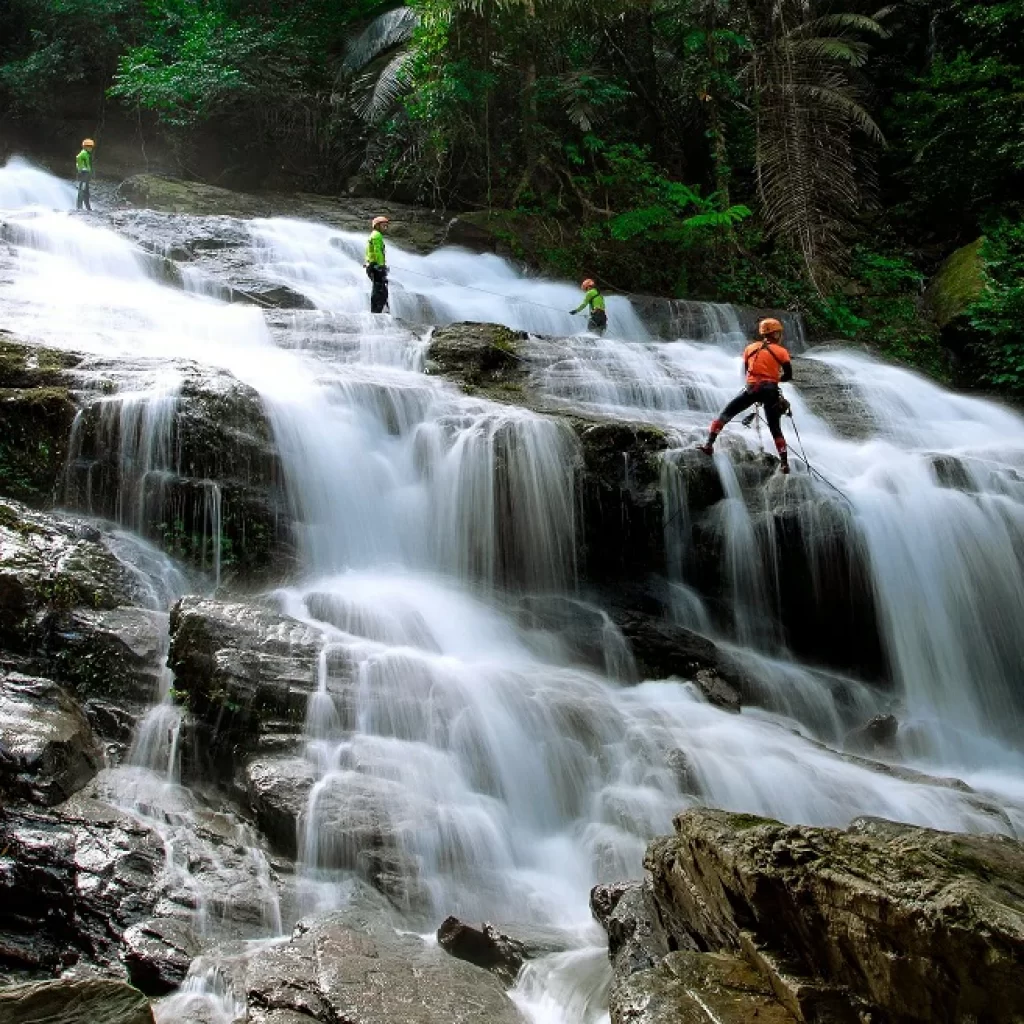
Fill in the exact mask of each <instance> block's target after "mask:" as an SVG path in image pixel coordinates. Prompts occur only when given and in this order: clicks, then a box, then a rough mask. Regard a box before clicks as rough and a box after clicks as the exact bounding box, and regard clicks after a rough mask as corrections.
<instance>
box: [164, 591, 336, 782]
mask: <svg viewBox="0 0 1024 1024" xmlns="http://www.w3.org/2000/svg"><path fill="white" fill-rule="evenodd" d="M322 645H323V641H322V638H321V636H320V634H319V633H318V632H317V631H316V630H313V629H311V628H310V627H308V626H306V625H304V624H303V623H301V622H299V621H297V620H296V619H292V618H289V617H288V616H286V615H279V614H277V613H276V612H274V611H271V610H270V609H268V608H265V607H261V606H260V605H257V604H247V603H230V602H225V601H215V600H211V599H207V598H201V597H195V596H190V597H185V598H182V600H181V601H179V602H178V604H177V605H176V606H175V607H174V609H173V610H172V612H171V649H170V655H169V659H168V663H169V664H170V666H171V668H172V669H174V673H175V680H176V686H177V687H178V688H179V689H181V690H182V691H184V692H185V693H186V694H187V700H188V703H189V706H190V707H191V708H192V710H193V711H194V713H195V714H196V716H197V717H198V718H199V720H200V722H201V723H202V724H203V725H204V726H205V728H206V730H207V733H206V734H207V736H208V739H209V752H210V753H211V754H212V755H213V756H214V757H220V756H228V757H230V756H231V753H232V751H233V750H234V748H235V746H236V745H241V746H250V747H251V746H255V745H257V744H258V741H259V738H260V736H261V734H263V733H264V732H266V731H267V730H268V728H269V727H270V725H271V724H273V727H275V728H276V727H278V726H279V725H280V723H281V722H282V720H283V722H284V723H290V724H291V728H292V730H293V731H294V732H295V733H298V732H299V731H300V730H301V727H302V723H303V721H304V720H305V714H306V706H307V704H308V701H309V695H310V693H311V692H313V691H314V690H315V689H316V685H317V677H316V672H317V658H318V656H319V652H320V649H321V647H322ZM229 774H231V773H230V772H229Z"/></svg>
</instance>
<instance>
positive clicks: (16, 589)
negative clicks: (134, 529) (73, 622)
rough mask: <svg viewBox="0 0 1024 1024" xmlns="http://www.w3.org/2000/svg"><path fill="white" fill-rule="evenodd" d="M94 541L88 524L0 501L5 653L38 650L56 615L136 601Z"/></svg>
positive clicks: (132, 586)
mask: <svg viewBox="0 0 1024 1024" xmlns="http://www.w3.org/2000/svg"><path fill="white" fill-rule="evenodd" d="M100 540H101V534H100V533H99V531H98V530H97V529H96V527H95V526H93V525H91V524H88V523H85V522H82V521H81V520H76V519H74V518H73V517H70V516H61V515H53V514H45V513H40V512H33V511H32V510H30V509H28V508H26V507H25V506H24V505H21V504H19V503H18V502H14V501H10V500H8V499H6V498H0V642H2V643H3V645H4V646H5V647H6V648H7V649H8V650H12V651H19V652H24V651H31V650H33V649H35V648H38V647H39V646H41V645H42V643H43V641H44V639H45V636H46V631H47V627H48V624H49V623H50V621H51V619H52V617H53V616H54V615H57V614H59V613H60V612H62V611H65V610H68V609H71V608H76V607H87V608H93V609H111V608H116V607H117V606H119V605H128V604H133V603H135V602H136V601H137V600H138V599H139V597H140V591H139V585H138V583H137V581H136V580H135V579H134V578H133V577H132V576H131V575H130V574H129V572H128V570H127V569H126V568H125V567H124V566H123V565H122V564H121V562H119V561H118V560H117V558H116V557H115V556H114V555H113V554H112V553H111V552H110V551H109V550H108V549H107V548H106V547H104V546H103V545H102V544H101V543H99V541H100Z"/></svg>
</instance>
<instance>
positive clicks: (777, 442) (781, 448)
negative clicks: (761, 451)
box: [775, 437, 786, 455]
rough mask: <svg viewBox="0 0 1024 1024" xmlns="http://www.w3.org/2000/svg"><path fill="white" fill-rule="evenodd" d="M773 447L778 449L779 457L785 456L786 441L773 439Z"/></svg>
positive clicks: (780, 438) (781, 438) (782, 438)
mask: <svg viewBox="0 0 1024 1024" xmlns="http://www.w3.org/2000/svg"><path fill="white" fill-rule="evenodd" d="M775 447H776V448H778V450H779V454H780V455H785V454H786V439H785V438H784V437H777V438H775Z"/></svg>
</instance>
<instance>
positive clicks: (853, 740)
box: [843, 715, 900, 755]
mask: <svg viewBox="0 0 1024 1024" xmlns="http://www.w3.org/2000/svg"><path fill="white" fill-rule="evenodd" d="M899 729H900V723H899V720H898V719H897V718H896V716H895V715H875V717H874V718H872V719H871V720H870V721H869V722H865V723H864V725H862V726H860V727H859V728H857V729H853V730H851V731H850V732H849V733H848V734H847V736H846V740H845V742H844V744H843V746H844V747H845V749H846V750H848V751H850V752H851V753H854V754H869V755H871V754H891V753H895V752H896V736H897V733H898V732H899Z"/></svg>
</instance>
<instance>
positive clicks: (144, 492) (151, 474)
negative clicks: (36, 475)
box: [64, 360, 292, 578]
mask: <svg viewBox="0 0 1024 1024" xmlns="http://www.w3.org/2000/svg"><path fill="white" fill-rule="evenodd" d="M173 368H174V369H175V370H176V371H177V372H178V373H179V374H180V377H181V384H180V387H179V388H178V389H177V391H176V392H175V393H174V394H173V395H171V396H162V395H160V394H159V393H156V392H154V393H153V395H152V398H151V399H150V400H149V401H147V402H142V403H140V402H138V400H137V398H136V397H135V396H134V392H135V391H139V390H141V391H145V390H146V389H147V388H152V386H153V384H152V380H151V379H150V376H151V375H152V373H153V367H152V366H149V365H148V364H146V365H140V366H138V367H131V366H125V365H124V363H123V361H120V362H118V363H116V364H110V365H107V364H105V363H104V362H103V361H102V360H93V361H91V362H90V363H89V369H90V373H91V374H92V375H93V376H94V377H96V378H104V379H108V383H109V387H110V388H111V389H112V393H111V394H105V395H99V396H95V397H94V398H92V399H89V400H87V401H86V404H85V408H84V409H83V411H82V413H81V415H80V417H79V419H78V421H77V423H76V425H75V431H74V444H73V445H72V447H71V451H70V461H69V465H68V470H67V473H66V476H65V480H64V500H65V501H66V502H67V503H68V504H70V505H72V506H73V507H76V508H80V509H82V510H83V511H87V512H89V513H90V514H93V515H99V516H103V517H105V518H108V519H114V520H116V521H118V522H121V523H124V524H125V525H127V526H129V527H131V528H133V529H136V530H138V531H139V532H141V533H143V534H144V535H145V536H147V537H149V538H150V539H151V540H153V541H154V542H155V543H157V544H158V545H160V546H161V547H163V548H164V549H165V550H167V551H168V552H169V553H171V554H173V555H175V556H176V557H178V558H179V559H181V560H182V561H184V562H188V563H192V564H193V565H196V566H197V567H200V568H203V569H205V570H207V571H212V570H214V569H215V566H216V563H217V561H218V559H219V562H220V568H221V573H222V575H223V576H224V577H239V576H241V577H245V578H253V577H257V578H258V577H260V576H261V575H262V576H265V575H267V574H275V573H276V574H280V573H282V572H284V571H286V570H287V568H288V567H289V566H290V560H291V558H292V552H291V532H290V531H291V516H290V513H289V512H288V505H287V501H286V498H285V494H284V488H283V478H282V474H281V470H280V466H279V462H278V457H277V450H276V447H275V445H274V441H273V432H272V429H271V426H270V422H269V420H268V418H267V415H266V412H265V411H264V409H263V405H262V403H261V401H260V398H259V395H258V394H257V393H256V392H255V391H254V390H253V389H252V388H249V387H247V386H245V385H243V384H241V383H240V382H239V381H237V380H236V379H235V378H234V377H233V376H231V375H230V374H228V373H225V372H223V371H217V370H211V369H209V368H201V367H198V366H196V365H194V364H192V363H180V364H175V365H174V367H173ZM165 369H166V368H165ZM120 394H124V395H125V397H124V398H121V397H119V395H120Z"/></svg>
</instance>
